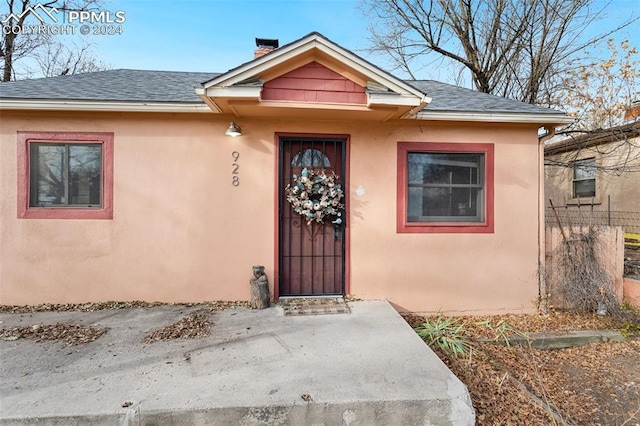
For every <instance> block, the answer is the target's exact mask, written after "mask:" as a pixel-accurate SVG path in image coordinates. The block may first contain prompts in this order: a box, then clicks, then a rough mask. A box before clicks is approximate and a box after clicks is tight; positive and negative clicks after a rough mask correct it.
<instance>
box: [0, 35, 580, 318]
mask: <svg viewBox="0 0 640 426" xmlns="http://www.w3.org/2000/svg"><path fill="white" fill-rule="evenodd" d="M257 41H258V44H259V50H258V51H257V55H256V56H257V57H256V58H255V59H253V60H252V61H250V62H247V63H245V64H242V65H240V66H238V67H237V68H234V69H232V70H230V71H228V72H226V73H223V74H216V73H194V72H161V71H139V70H111V71H103V72H96V73H88V74H80V75H70V76H60V77H53V78H46V79H38V80H25V81H16V82H9V83H2V84H0V114H1V116H0V118H1V124H0V185H1V186H0V200H1V201H2V204H1V205H0V303H2V304H33V303H44V302H47V303H65V302H86V301H107V300H148V301H165V302H197V301H205V300H243V299H245V300H246V299H248V298H249V278H250V277H251V271H252V269H251V267H252V265H257V264H262V265H265V266H266V272H267V275H268V276H269V279H270V285H271V291H272V293H273V295H274V296H275V298H279V297H283V296H323V295H352V296H355V297H359V298H364V299H388V300H389V301H390V302H392V303H393V304H394V305H395V306H396V307H397V308H398V309H400V310H409V311H415V312H436V311H443V312H476V313H494V312H517V311H531V310H533V309H535V302H536V299H537V297H538V291H539V282H538V265H539V264H540V262H543V261H544V255H541V253H543V250H544V235H545V234H544V200H543V199H542V197H541V194H542V193H543V190H542V189H543V172H542V170H543V167H542V163H543V149H542V144H541V143H540V142H539V140H538V129H539V128H540V127H546V128H547V129H552V128H553V127H555V126H556V125H558V124H560V123H565V122H567V120H568V118H567V117H566V116H565V115H564V114H562V113H559V112H557V111H553V110H549V109H546V108H540V107H537V106H533V105H529V104H524V103H520V102H516V101H512V100H507V99H503V98H499V97H495V96H491V95H487V94H483V93H478V92H475V91H472V90H468V89H463V88H459V87H455V86H451V85H447V84H443V83H439V82H435V81H403V80H400V79H398V78H396V77H394V76H392V75H390V74H388V73H387V72H385V71H382V70H381V69H379V68H378V67H376V66H375V65H373V64H371V63H369V62H367V61H365V60H364V59H362V58H360V57H359V56H357V55H355V54H353V53H352V52H350V51H348V50H346V49H344V48H342V47H341V46H338V45H336V44H335V43H333V42H331V41H330V40H328V39H326V38H325V37H323V36H322V35H320V34H317V33H312V34H309V35H307V36H305V37H303V38H301V39H299V40H297V41H294V42H292V43H290V44H287V45H285V46H282V47H279V48H277V43H275V41H274V40H257ZM230 122H233V123H232V125H230V124H229V123H230ZM225 131H226V133H227V134H231V135H233V134H236V135H237V134H239V133H240V134H241V136H238V137H229V136H226V135H225ZM305 168H306V169H307V172H303V170H304V169H305ZM323 169H324V170H326V171H327V172H328V175H329V177H331V176H332V175H331V172H335V173H336V174H337V175H338V178H336V182H335V185H334V186H330V185H329V183H330V182H329V181H324V182H325V183H327V184H326V185H324V186H323V185H322V184H320V183H316V184H315V185H316V186H315V187H314V188H315V189H317V190H319V189H322V190H323V193H325V194H330V195H328V197H329V198H328V199H325V200H316V201H321V202H316V203H314V202H311V203H310V204H308V205H307V204H305V203H304V202H303V203H300V205H301V207H300V208H301V209H303V210H301V211H302V212H303V213H305V212H306V210H304V209H305V208H307V207H308V208H309V209H311V210H310V212H311V213H309V212H306V213H309V215H310V216H311V219H313V217H314V216H312V215H314V214H316V212H318V211H321V212H325V214H326V215H325V217H324V221H322V220H320V219H322V218H323V215H322V214H319V216H317V217H318V218H319V220H320V222H322V223H316V222H314V223H312V224H311V225H307V224H306V219H307V217H306V216H305V217H304V218H303V217H301V216H300V215H299V214H297V213H296V212H294V211H293V209H292V207H291V205H290V203H289V201H287V197H286V196H285V190H286V187H287V185H290V184H292V183H295V182H293V175H294V174H295V175H296V176H297V177H299V178H300V180H304V179H302V178H301V177H300V176H301V175H303V174H305V173H308V171H309V170H312V171H316V172H318V173H321V172H322V170H323ZM338 184H339V185H341V188H343V189H344V198H342V199H341V198H340V195H339V191H338V187H337V186H336V185H338ZM300 188H302V186H301V187H300ZM295 192H296V193H295V194H293V195H291V194H290V196H291V197H293V199H294V200H301V201H310V200H309V198H316V199H318V198H319V196H317V195H316V196H313V197H308V196H307V197H306V198H305V197H304V196H303V195H300V194H301V192H300V191H297V190H296V191H295ZM306 195H307V194H306V192H305V196H306ZM296 197H298V198H296ZM332 202H335V203H334V204H335V206H337V207H338V208H340V207H341V206H340V205H339V204H340V203H344V208H343V209H342V211H341V212H340V215H339V216H338V214H337V212H333V213H331V212H330V209H329V208H328V207H327V206H328V205H330V204H331V203H332ZM305 206H306V207H305ZM335 206H334V207H335Z"/></svg>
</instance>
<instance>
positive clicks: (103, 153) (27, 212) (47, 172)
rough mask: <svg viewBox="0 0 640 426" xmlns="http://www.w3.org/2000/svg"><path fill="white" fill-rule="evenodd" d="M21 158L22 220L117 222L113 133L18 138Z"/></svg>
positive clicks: (30, 134) (38, 134) (32, 134)
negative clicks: (111, 219) (107, 220)
mask: <svg viewBox="0 0 640 426" xmlns="http://www.w3.org/2000/svg"><path fill="white" fill-rule="evenodd" d="M18 155H19V161H18V217H20V218H39V219H110V218H112V216H113V209H112V194H113V134H112V133H55V132H18Z"/></svg>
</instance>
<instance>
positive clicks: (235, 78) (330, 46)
mask: <svg viewBox="0 0 640 426" xmlns="http://www.w3.org/2000/svg"><path fill="white" fill-rule="evenodd" d="M314 49H315V50H317V51H319V52H322V53H324V54H326V55H327V56H329V57H331V58H334V59H336V60H337V61H339V62H341V63H343V64H344V65H345V66H346V67H348V68H351V69H353V70H354V71H356V72H358V73H360V74H362V75H364V76H366V77H367V79H368V80H374V81H375V82H376V83H377V84H380V85H384V86H386V87H388V88H389V90H391V91H392V92H395V93H396V95H399V99H398V100H397V101H396V102H395V103H394V104H398V105H409V106H417V105H420V104H421V103H424V104H425V105H426V104H428V103H429V102H431V98H429V97H428V96H426V95H425V94H424V93H422V92H421V91H420V90H418V89H416V88H414V87H412V86H411V85H409V84H407V83H406V82H404V81H402V80H400V79H398V78H396V77H394V76H392V75H391V74H388V73H387V72H385V71H383V70H381V69H380V68H378V67H376V66H375V65H373V64H371V63H369V62H367V61H366V60H364V59H362V58H360V57H359V56H357V55H355V54H353V53H352V52H350V51H348V50H346V49H344V48H342V47H340V46H338V45H337V44H335V43H333V42H331V41H329V40H328V39H326V38H325V37H323V36H321V35H320V34H318V33H311V34H310V35H308V36H306V37H303V38H302V39H300V40H297V41H295V42H292V43H290V44H288V45H286V46H283V47H281V48H279V49H277V50H274V51H273V52H271V53H269V54H268V55H265V56H263V57H260V58H257V59H255V60H253V61H251V62H248V63H246V64H244V65H241V66H240V67H238V68H236V69H233V70H231V71H229V72H227V73H225V74H221V75H219V76H217V77H214V78H213V79H211V80H209V81H207V82H205V83H203V87H202V88H199V89H196V93H197V94H198V95H200V96H203V95H205V96H216V95H215V94H214V93H215V91H214V90H212V89H214V88H231V90H233V91H234V92H235V91H236V90H237V89H238V87H237V86H234V85H236V84H238V83H241V82H242V81H245V80H247V79H249V78H254V77H256V76H258V75H259V74H261V73H264V72H266V71H268V70H269V69H271V68H273V67H276V66H278V65H280V64H283V63H285V62H287V61H289V60H292V59H294V58H296V57H298V56H300V55H303V54H304V53H306V52H310V51H312V50H314ZM258 87H260V86H258ZM232 96H234V97H236V96H239V94H235V95H232ZM369 96H370V97H371V93H369ZM373 99H374V102H373V103H374V104H379V103H380V102H383V101H388V99H389V98H387V97H384V98H382V97H379V96H377V95H376V96H374V97H373ZM369 102H370V103H372V102H371V100H370V101H369ZM384 103H386V102H384Z"/></svg>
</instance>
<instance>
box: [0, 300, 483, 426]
mask: <svg viewBox="0 0 640 426" xmlns="http://www.w3.org/2000/svg"><path fill="white" fill-rule="evenodd" d="M349 307H350V310H351V313H348V314H336V315H318V316H284V314H283V311H282V308H281V307H279V306H275V307H271V308H269V309H265V310H259V311H254V310H249V309H245V308H235V309H227V310H224V311H220V312H217V313H215V314H213V315H212V317H211V319H212V321H213V323H214V325H213V327H212V335H211V336H210V337H207V338H202V339H194V340H184V339H178V340H171V341H159V342H155V343H149V344H145V343H142V340H143V338H144V336H145V335H146V334H148V333H149V332H150V331H153V330H156V329H158V328H161V327H163V326H165V325H169V324H172V323H174V322H176V321H178V320H179V319H181V318H183V317H185V316H186V315H188V314H189V313H190V312H193V311H194V310H197V309H199V308H198V307H197V306H196V307H184V306H175V305H174V306H159V307H154V308H136V309H122V310H106V311H96V312H42V313H33V314H0V321H2V323H1V324H0V327H2V328H4V327H12V326H16V325H35V324H55V323H57V322H62V323H70V324H83V325H94V326H102V327H109V331H108V332H107V333H106V334H105V335H103V336H102V337H101V338H99V339H98V340H96V341H94V342H91V343H89V344H86V345H82V346H65V345H64V344H63V343H61V342H59V341H54V342H42V343H35V342H33V341H30V340H24V339H19V340H15V341H0V356H1V359H2V362H1V364H0V379H1V384H0V413H1V414H0V424H3V425H25V424H33V423H36V422H37V423H38V424H51V425H57V424H64V425H74V424H76V425H103V424H109V425H114V424H119V425H165V424H170V425H198V424H202V425H205V424H206V425H217V424H220V425H228V424H240V425H307V424H308V425H311V424H314V425H339V424H344V425H365V424H366V425H374V424H385V425H390V424H393V425H400V424H402V425H413V424H415V425H472V424H474V412H473V408H472V406H471V400H470V397H469V393H468V392H467V389H466V387H465V386H464V385H463V384H462V383H461V382H460V381H459V380H458V379H457V378H456V377H455V376H454V375H453V374H452V373H451V372H450V371H449V370H448V369H447V367H446V366H445V365H444V364H443V363H442V362H441V361H440V359H439V358H438V357H437V356H436V355H435V354H434V353H433V352H432V351H431V350H430V349H429V348H428V346H427V345H425V344H424V343H423V342H422V341H421V340H420V338H418V336H417V335H416V334H415V333H414V332H413V330H411V328H410V327H409V326H408V325H407V324H406V323H405V322H404V320H403V319H402V318H401V317H400V315H399V314H398V313H397V312H396V311H395V310H394V309H393V308H392V307H391V306H390V305H389V304H388V303H387V302H384V301H358V302H349Z"/></svg>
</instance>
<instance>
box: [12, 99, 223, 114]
mask: <svg viewBox="0 0 640 426" xmlns="http://www.w3.org/2000/svg"><path fill="white" fill-rule="evenodd" d="M0 110H33V111H114V112H197V113H202V112H205V113H211V112H213V111H212V110H211V108H209V106H207V105H206V104H205V103H200V102H189V103H187V102H144V101H140V102H128V101H74V100H50V99H41V100H33V99H0Z"/></svg>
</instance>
